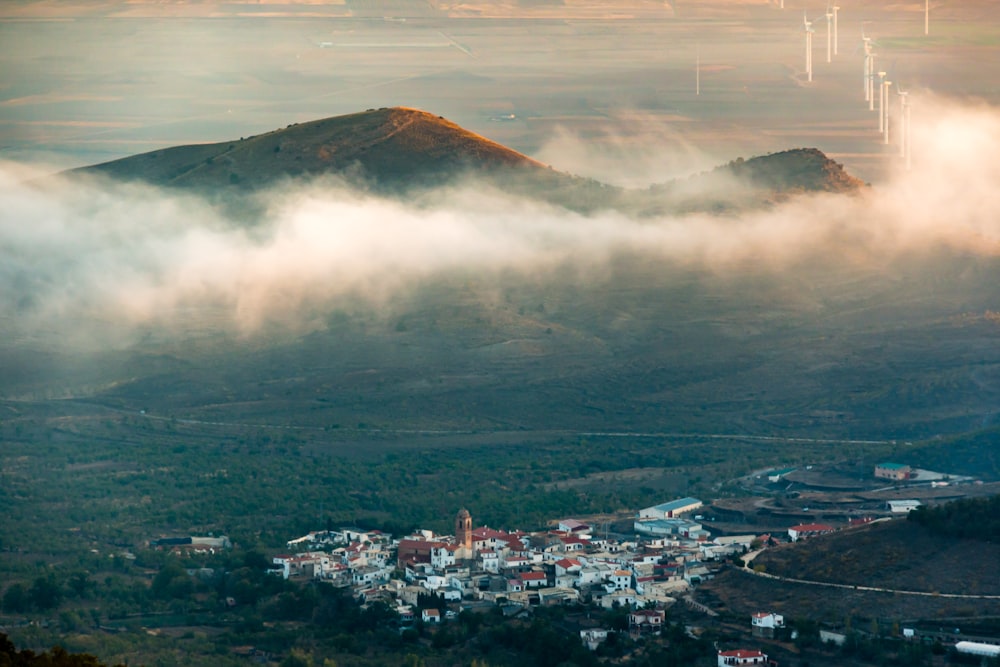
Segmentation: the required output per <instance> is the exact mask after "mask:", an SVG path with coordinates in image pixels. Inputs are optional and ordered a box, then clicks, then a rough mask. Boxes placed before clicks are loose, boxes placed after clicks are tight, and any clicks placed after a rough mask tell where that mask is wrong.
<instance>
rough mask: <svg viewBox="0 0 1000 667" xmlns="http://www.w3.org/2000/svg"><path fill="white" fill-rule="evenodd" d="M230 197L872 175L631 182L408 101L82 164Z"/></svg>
mask: <svg viewBox="0 0 1000 667" xmlns="http://www.w3.org/2000/svg"><path fill="white" fill-rule="evenodd" d="M72 173H75V174H100V175H105V176H110V177H112V178H116V179H124V180H139V181H145V182H148V183H151V184H154V185H158V186H171V187H179V188H188V189H194V190H197V191H202V192H208V193H212V194H213V195H214V196H218V195H220V194H221V195H222V196H225V195H226V194H227V193H229V194H232V193H234V192H235V193H244V192H246V191H247V190H256V189H260V188H264V187H268V186H271V185H274V184H276V183H279V182H282V181H284V180H286V179H289V178H301V177H316V176H324V175H332V176H338V177H342V178H345V179H347V180H348V181H349V182H351V183H353V184H355V185H359V186H362V187H365V188H368V189H371V190H374V191H378V192H381V193H390V194H391V193H400V192H404V193H408V192H412V191H414V190H419V189H423V188H428V187H434V186H437V185H441V184H444V183H447V182H449V181H452V180H455V179H457V178H460V177H463V176H473V177H478V178H481V179H486V180H488V181H489V182H491V183H493V184H495V185H497V186H498V187H500V188H502V189H504V190H507V191H510V192H512V193H515V194H521V195H528V196H532V197H535V198H539V199H544V200H546V201H550V202H552V203H555V204H559V205H562V206H566V207H567V208H572V209H575V210H585V211H586V210H594V209H599V208H613V209H619V210H626V211H630V212H635V213H646V214H652V213H662V212H669V211H689V210H716V211H717V210H727V209H733V208H740V209H742V208H747V207H751V206H757V205H761V204H766V203H768V202H770V201H772V200H773V199H775V198H776V197H780V196H783V195H787V194H790V193H795V192H802V191H827V192H849V191H853V190H856V189H858V188H859V187H860V186H861V185H862V184H861V182H860V181H858V180H857V179H855V178H853V177H852V176H850V175H848V174H847V173H846V172H845V171H844V170H843V167H842V166H841V165H839V164H837V163H836V162H834V161H832V160H830V159H829V158H827V157H826V156H825V155H824V154H823V153H822V152H820V151H819V150H816V149H814V148H811V149H795V150H789V151H784V152H781V153H776V154H773V155H767V156H761V157H755V158H751V159H749V160H743V159H738V160H736V161H734V162H731V163H729V164H728V165H725V166H722V167H720V168H718V169H716V170H714V171H712V172H708V173H704V174H699V175H696V176H692V177H691V178H688V179H685V180H683V181H673V182H668V183H664V184H661V185H657V186H654V187H651V188H648V189H644V190H625V189H622V188H618V187H614V186H610V185H607V184H604V183H600V182H598V181H595V180H593V179H588V178H582V177H579V176H574V175H572V174H568V173H565V172H561V171H557V170H555V169H552V168H550V167H548V166H547V165H544V164H542V163H541V162H538V161H536V160H533V159H531V158H529V157H527V156H525V155H523V154H521V153H518V152H517V151H514V150H512V149H510V148H507V147H506V146H503V145H501V144H498V143H496V142H494V141H491V140H489V139H487V138H485V137H482V136H480V135H478V134H475V133H473V132H470V131H468V130H466V129H463V128H462V127H459V126H458V125H456V124H455V123H452V122H450V121H448V120H446V119H444V118H443V117H441V116H435V115H433V114H430V113H427V112H426V111H420V110H417V109H411V108H406V107H393V108H383V109H370V110H368V111H363V112H359V113H354V114H348V115H345V116H336V117H333V118H325V119H322V120H316V121H311V122H307V123H296V124H293V125H289V126H287V127H285V128H283V129H279V130H274V131H272V132H267V133H265V134H260V135H256V136H252V137H245V138H243V137H241V138H240V139H239V140H233V141H225V142H221V143H215V144H199V145H189V146H177V147H173V148H166V149H162V150H157V151H152V152H149V153H143V154H141V155H135V156H132V157H127V158H122V159H119V160H114V161H111V162H105V163H103V164H98V165H94V166H90V167H84V168H82V169H78V170H74V171H73V172H72Z"/></svg>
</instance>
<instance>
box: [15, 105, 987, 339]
mask: <svg viewBox="0 0 1000 667" xmlns="http://www.w3.org/2000/svg"><path fill="white" fill-rule="evenodd" d="M911 98H912V99H913V109H914V111H913V124H914V126H913V130H912V137H913V155H914V161H913V168H912V170H910V171H907V170H905V169H904V168H903V165H902V161H901V160H900V159H898V158H896V157H891V158H889V159H891V160H893V162H894V163H896V165H897V166H896V167H895V168H894V169H893V170H892V175H891V177H890V178H889V179H888V180H887V182H886V183H883V184H880V185H878V186H876V187H873V188H870V189H869V190H868V191H866V192H864V193H862V194H860V195H858V196H834V195H814V196H803V197H798V198H794V199H792V200H790V201H788V202H785V203H783V204H780V205H777V206H775V207H773V208H770V209H768V210H763V211H756V212H752V213H748V214H746V215H742V216H739V217H735V218H734V217H726V218H717V217H712V216H709V215H690V216H662V217H659V218H654V219H641V220H633V219H630V218H628V217H627V216H625V215H624V214H619V213H613V212H603V213H599V214H594V215H589V216H587V215H581V214H575V213H571V212H568V211H566V210H563V209H559V208H556V207H553V206H549V205H545V204H541V203H538V202H535V201H530V200H526V199H520V198H517V197H513V196H510V195H507V194H504V193H502V192H499V191H496V190H493V189H490V188H486V187H482V186H481V185H477V184H473V183H468V184H464V185H459V186H455V187H452V188H448V189H446V190H441V191H437V192H435V193H433V194H431V195H428V196H427V197H424V198H421V200H420V201H417V202H406V201H397V200H391V199H384V198H378V197H375V196H371V195H366V194H361V193H358V192H356V191H351V190H350V189H348V188H347V187H345V186H343V185H342V184H338V183H336V182H332V181H317V182H314V183H311V184H308V185H303V186H300V187H296V188H294V189H288V188H282V189H280V190H277V191H275V192H271V193H265V194H263V195H261V197H262V201H263V202H265V204H266V214H265V215H264V217H263V221H262V222H260V223H258V224H255V225H254V226H247V225H245V224H243V223H242V222H241V221H240V220H237V219H233V218H232V217H231V216H229V215H227V214H225V213H223V212H221V211H220V210H219V209H217V208H215V207H213V206H211V205H209V204H207V203H205V202H204V201H203V200H200V199H198V198H196V197H193V196H187V195H184V194H180V193H178V192H175V191H164V190H158V189H155V188H150V187H145V186H138V185H123V184H114V183H109V182H105V181H83V182H75V183H71V182H64V181H57V180H52V179H39V178H38V177H37V176H38V175H37V174H36V173H27V172H26V171H25V168H23V167H21V166H18V165H13V164H7V165H3V166H2V167H0V199H2V201H4V207H3V210H2V211H0V255H2V257H0V259H2V263H0V272H2V276H0V307H2V308H3V312H5V313H7V314H8V317H7V318H6V322H7V325H6V328H7V329H8V330H9V331H8V334H9V335H12V336H14V337H18V336H21V337H24V336H28V337H31V336H38V335H53V336H61V337H67V338H77V339H81V340H82V339H86V340H87V341H89V344H91V345H105V344H107V345H110V344H121V345H125V344H128V343H129V342H130V341H132V340H134V336H135V335H136V332H137V331H139V330H140V329H142V328H144V327H152V326H155V327H160V328H163V329H165V330H168V331H169V330H171V329H172V328H176V327H179V326H183V321H184V318H185V316H186V315H185V314H186V313H190V312H192V311H191V309H206V310H210V311H211V312H213V313H214V314H215V315H214V316H215V318H216V321H217V323H218V326H219V327H221V328H224V329H226V330H229V331H232V332H235V333H238V334H240V335H247V336H249V335H253V334H254V333H255V332H257V331H260V330H262V329H263V328H266V327H273V326H282V327H292V328H302V327H310V326H320V324H318V323H319V322H322V320H323V317H324V314H325V313H327V312H329V311H330V310H332V309H334V308H336V307H338V303H340V302H341V301H343V300H348V299H350V300H357V299H363V300H365V301H366V302H370V303H372V304H376V305H378V304H383V303H386V302H388V301H390V300H391V299H393V298H394V296H395V295H398V294H400V293H405V292H407V291H408V290H413V289H414V288H415V287H417V286H419V285H420V284H421V283H422V282H423V281H428V280H432V279H436V278H437V277H440V276H444V275H448V274H450V273H454V274H463V273H464V274H472V275H476V276H479V277H480V278H483V277H486V278H489V277H490V276H496V277H500V276H511V275H514V276H522V277H529V278H531V279H533V280H538V281H544V280H546V279H547V278H548V277H550V276H551V275H553V272H554V271H556V270H557V269H558V270H560V271H562V270H565V268H566V267H571V268H573V269H575V270H576V272H577V273H576V274H575V275H578V276H579V277H580V280H581V281H586V280H601V279H602V278H601V277H600V276H602V275H605V274H604V272H603V268H605V267H606V266H607V264H608V262H609V261H610V260H612V259H613V258H614V257H616V256H618V255H621V254H630V255H636V254H639V255H645V256H649V257H650V258H653V259H656V260H657V261H661V262H663V264H664V265H665V266H677V267H690V268H697V269H701V270H708V271H712V272H716V273H723V274H724V273H726V272H732V271H735V270H739V271H755V272H761V273H777V272H790V273H791V272H794V271H795V270H796V269H797V267H801V266H803V265H809V264H812V265H814V264H815V263H816V262H828V263H831V264H838V265H844V264H848V265H863V266H874V267H889V266H891V264H892V263H893V261H894V260H896V259H898V258H901V257H904V256H910V255H914V254H921V253H923V254H926V253H933V252H936V251H938V250H947V251H949V252H956V251H957V252H962V253H971V254H977V255H990V256H992V255H995V254H997V253H998V251H1000V215H998V214H1000V190H998V189H997V188H996V184H997V183H998V182H1000V113H998V110H997V109H995V108H992V107H988V106H979V107H975V106H973V107H970V106H962V107H958V106H955V105H953V104H951V103H949V102H948V101H946V100H939V99H935V98H934V97H932V96H931V95H929V94H924V95H921V94H916V93H915V94H913V95H911ZM109 332H112V333H109Z"/></svg>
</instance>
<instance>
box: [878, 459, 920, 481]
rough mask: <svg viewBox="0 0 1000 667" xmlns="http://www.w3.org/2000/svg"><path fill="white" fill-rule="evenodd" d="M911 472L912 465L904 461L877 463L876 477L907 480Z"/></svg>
mask: <svg viewBox="0 0 1000 667" xmlns="http://www.w3.org/2000/svg"><path fill="white" fill-rule="evenodd" d="M910 472H911V469H910V466H908V465H905V464H903V463H877V464H876V465H875V477H877V478H878V479H891V480H892V481H894V482H905V481H906V480H908V479H909V478H910Z"/></svg>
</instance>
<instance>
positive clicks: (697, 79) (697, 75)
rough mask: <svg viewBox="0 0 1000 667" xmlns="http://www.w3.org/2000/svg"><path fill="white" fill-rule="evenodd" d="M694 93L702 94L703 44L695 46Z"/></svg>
mask: <svg viewBox="0 0 1000 667" xmlns="http://www.w3.org/2000/svg"><path fill="white" fill-rule="evenodd" d="M694 94H695V95H701V44H698V45H696V46H695V47H694Z"/></svg>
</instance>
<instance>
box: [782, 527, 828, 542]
mask: <svg viewBox="0 0 1000 667" xmlns="http://www.w3.org/2000/svg"><path fill="white" fill-rule="evenodd" d="M835 530H836V528H834V527H833V526H830V525H828V524H825V523H803V524H799V525H798V526H792V527H791V528H789V529H788V537H789V538H791V540H792V542H798V541H799V540H803V539H806V538H807V537H815V536H817V535H825V534H827V533H832V532H833V531H835Z"/></svg>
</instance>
